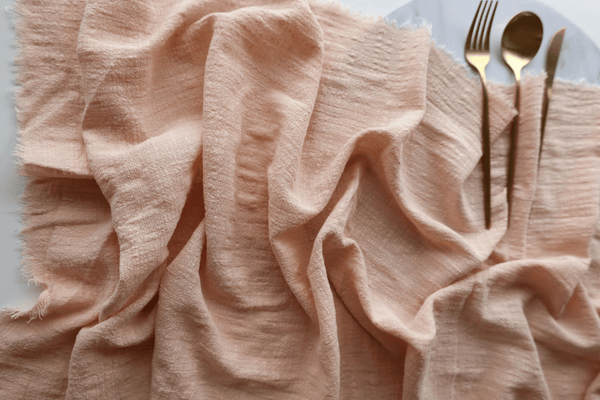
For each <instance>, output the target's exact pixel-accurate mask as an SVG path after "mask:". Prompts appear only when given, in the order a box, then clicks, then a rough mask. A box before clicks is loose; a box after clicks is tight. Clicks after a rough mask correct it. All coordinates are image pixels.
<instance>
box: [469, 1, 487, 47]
mask: <svg viewBox="0 0 600 400" xmlns="http://www.w3.org/2000/svg"><path fill="white" fill-rule="evenodd" d="M482 4H483V0H481V1H480V2H479V7H477V12H476V13H475V16H474V17H473V22H472V23H471V28H469V35H468V36H467V41H466V42H465V49H469V48H471V45H472V44H473V41H472V40H471V39H472V38H473V30H474V29H475V22H477V15H478V14H479V9H480V8H481V5H482Z"/></svg>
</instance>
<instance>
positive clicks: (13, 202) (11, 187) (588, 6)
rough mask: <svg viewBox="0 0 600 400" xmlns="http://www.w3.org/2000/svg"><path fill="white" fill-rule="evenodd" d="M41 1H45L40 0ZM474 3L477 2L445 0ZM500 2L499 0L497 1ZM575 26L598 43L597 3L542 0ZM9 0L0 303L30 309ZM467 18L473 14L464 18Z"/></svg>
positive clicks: (364, 3)
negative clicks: (22, 258) (23, 251)
mask: <svg viewBox="0 0 600 400" xmlns="http://www.w3.org/2000/svg"><path fill="white" fill-rule="evenodd" d="M42 1H43V0H42ZM198 1H200V0H198ZM448 1H455V2H456V1H461V2H469V3H472V4H473V9H475V8H476V6H477V3H478V0H448ZM500 2H502V0H500ZM341 3H342V4H343V5H345V6H347V7H349V8H350V9H351V10H354V11H360V12H361V13H363V14H364V15H383V16H387V15H388V14H390V13H391V12H392V11H394V10H396V9H397V8H399V7H401V6H402V5H404V4H406V3H408V1H407V0H343V1H341ZM542 3H544V4H546V5H548V6H550V7H552V8H554V9H555V10H556V11H558V12H560V13H561V14H563V15H564V16H565V17H566V18H568V19H569V20H571V21H572V22H573V23H574V24H575V25H577V26H579V27H580V28H581V29H582V30H583V31H584V32H585V33H586V34H587V35H588V36H589V37H590V38H591V39H592V40H593V41H594V42H595V43H596V44H597V46H598V47H600V1H598V0H570V1H564V0H544V1H542ZM12 4H13V1H12V0H0V307H4V306H13V307H20V308H28V307H30V306H32V305H33V304H34V303H35V300H36V298H37V293H39V289H36V288H34V287H28V286H27V284H26V283H25V281H24V280H23V279H22V278H20V269H19V264H20V252H19V248H20V239H19V235H18V231H19V230H20V226H21V225H20V223H19V216H20V207H21V206H20V196H21V193H22V187H23V181H22V178H19V177H17V175H16V173H15V161H16V160H15V158H14V156H13V155H12V153H13V151H14V148H15V144H16V137H17V126H16V117H15V111H14V104H13V93H12V92H11V89H12V88H13V87H14V70H15V69H14V66H13V64H12V60H13V58H14V55H15V47H14V42H15V36H14V31H13V29H12V23H13V15H12V14H11V12H10V11H9V10H7V8H8V7H9V6H11V5H12ZM467 18H468V19H469V20H470V18H471V16H468V17H467Z"/></svg>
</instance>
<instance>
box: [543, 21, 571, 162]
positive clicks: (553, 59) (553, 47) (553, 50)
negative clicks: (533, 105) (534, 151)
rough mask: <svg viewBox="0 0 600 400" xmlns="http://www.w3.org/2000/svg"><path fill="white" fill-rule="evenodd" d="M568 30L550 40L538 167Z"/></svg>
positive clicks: (562, 30) (560, 31) (563, 30)
mask: <svg viewBox="0 0 600 400" xmlns="http://www.w3.org/2000/svg"><path fill="white" fill-rule="evenodd" d="M566 29H567V28H562V29H561V30H559V31H558V32H556V33H555V34H554V36H552V39H551V40H550V46H549V47H548V55H547V56H546V74H547V75H546V90H545V91H544V108H543V111H542V134H541V138H540V154H539V157H538V165H539V163H540V160H541V159H542V146H543V144H544V130H545V128H546V117H547V116H548V104H549V103H550V96H551V95H552V81H553V80H554V73H555V72H556V66H557V65H558V56H559V55H560V48H561V46H562V42H563V38H564V36H565V30H566Z"/></svg>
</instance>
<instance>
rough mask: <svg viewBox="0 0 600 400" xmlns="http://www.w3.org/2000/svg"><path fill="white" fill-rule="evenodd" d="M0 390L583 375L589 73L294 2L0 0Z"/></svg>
mask: <svg viewBox="0 0 600 400" xmlns="http://www.w3.org/2000/svg"><path fill="white" fill-rule="evenodd" d="M16 11H17V14H18V19H17V22H16V31H17V34H18V38H19V39H18V40H19V48H20V50H19V56H18V58H17V63H18V64H19V73H18V77H17V78H18V81H19V84H20V89H19V91H18V93H17V98H16V104H17V107H18V118H19V126H20V133H19V146H18V149H17V154H18V156H19V160H20V166H19V168H20V171H21V173H22V174H23V175H25V176H27V177H28V184H27V186H26V188H25V193H24V196H23V201H24V209H23V218H24V222H25V228H24V230H23V232H22V235H23V239H24V241H25V243H24V248H23V260H24V266H23V269H24V274H25V275H27V276H28V277H29V278H30V279H31V280H32V281H34V282H36V283H37V284H39V285H41V286H42V287H43V288H44V291H43V292H42V294H41V295H40V297H39V300H38V302H37V303H36V304H35V306H34V307H32V308H31V309H29V310H18V309H7V310H4V312H3V313H2V314H1V315H0V398H2V399H110V400H118V399H127V400H133V399H145V400H146V399H153V400H154V399H336V400H337V399H374V400H385V399H482V398H484V399H485V398H493V399H581V398H583V399H585V400H596V399H598V398H600V374H599V373H600V318H599V312H600V264H599V261H598V260H600V257H599V256H600V254H599V250H600V244H599V240H600V230H599V229H598V228H599V227H600V225H598V211H599V206H600V179H599V172H600V152H599V143H600V140H599V137H600V100H599V99H600V96H599V95H600V88H598V87H595V86H590V85H581V84H580V85H577V84H573V83H568V82H556V83H555V87H554V90H553V96H552V100H551V103H550V109H549V115H548V122H547V126H546V135H545V138H544V145H543V149H542V158H541V161H540V162H539V167H538V155H539V146H540V139H539V132H540V117H541V108H542V94H543V90H544V78H545V77H544V76H527V77H525V78H524V80H523V82H522V88H521V93H522V96H523V97H522V99H521V109H520V110H519V111H520V118H519V140H518V147H517V160H518V161H517V167H516V176H515V187H514V192H513V198H512V200H511V203H510V205H509V204H508V202H507V200H506V170H507V162H508V147H509V139H508V136H509V132H510V124H511V121H512V118H513V116H514V115H515V114H516V110H515V108H514V86H509V87H504V86H500V85H495V84H491V86H490V94H489V97H490V125H491V129H490V131H491V136H492V227H491V229H490V230H486V229H485V222H484V211H483V187H482V175H483V173H482V167H481V154H482V151H481V148H482V145H481V121H482V93H481V84H480V82H479V80H478V77H477V76H476V75H474V74H473V72H472V71H469V70H468V69H467V68H466V67H464V66H462V65H461V64H459V63H458V62H457V61H456V60H455V59H454V58H453V56H451V55H449V54H447V53H446V52H445V51H444V50H443V49H440V48H438V47H436V45H435V43H433V42H432V40H431V37H430V34H429V32H428V31H427V29H426V28H398V27H394V26H390V25H388V24H387V23H386V22H384V21H383V20H381V19H376V18H365V17H362V16H360V15H355V14H352V13H350V12H348V11H346V10H344V9H342V7H340V6H339V5H338V4H332V3H323V2H319V1H316V0H310V1H307V0H281V1H276V0H256V1H250V0H247V1H241V0H240V1H234V0H229V1H223V0H170V1H164V0H135V1H134V0H128V1H114V0H45V1H43V2H40V1H35V0H19V1H18V3H17V6H16Z"/></svg>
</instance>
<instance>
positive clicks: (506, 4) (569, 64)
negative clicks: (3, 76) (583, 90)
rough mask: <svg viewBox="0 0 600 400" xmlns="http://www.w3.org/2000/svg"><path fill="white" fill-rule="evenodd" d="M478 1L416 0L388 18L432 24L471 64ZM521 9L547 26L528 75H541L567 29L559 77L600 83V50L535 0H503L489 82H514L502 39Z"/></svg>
mask: <svg viewBox="0 0 600 400" xmlns="http://www.w3.org/2000/svg"><path fill="white" fill-rule="evenodd" d="M478 4H479V2H478V1H476V0H455V1H448V0H413V1H411V2H410V3H408V4H405V5H404V6H402V7H400V8H399V9H397V10H396V11H393V12H392V13H391V14H389V15H388V16H387V17H386V19H387V20H388V21H390V22H394V23H396V24H397V25H404V24H411V25H416V26H419V25H422V24H426V25H428V26H429V27H430V29H431V33H432V37H433V39H434V40H435V42H436V43H437V44H438V45H440V46H443V47H445V48H446V50H448V51H449V52H450V53H452V54H453V55H454V56H455V57H456V59H457V60H458V61H459V62H461V63H464V64H466V62H465V61H464V53H463V52H464V46H465V39H466V37H467V34H468V32H469V27H470V26H471V21H472V19H473V16H474V15H475V11H477V6H478ZM521 11H531V12H534V13H535V14H537V15H538V17H540V19H541V20H542V23H543V24H544V40H543V41H542V45H541V47H540V50H539V51H538V53H537V55H536V56H535V58H534V59H533V61H532V62H531V63H530V64H529V65H528V66H526V67H525V68H524V69H523V74H527V73H531V74H533V75H539V74H540V73H542V72H543V71H544V69H545V65H546V52H547V50H548V45H549V43H550V39H551V38H552V35H554V33H555V32H556V31H557V30H559V29H561V28H563V27H566V28H567V30H566V33H565V38H564V40H563V44H562V49H561V52H560V57H559V60H558V68H557V71H556V78H557V79H565V80H568V81H573V82H580V81H585V82H588V83H592V84H596V85H600V49H599V48H598V47H597V46H596V44H595V43H594V42H593V41H592V40H591V39H590V38H589V37H588V36H587V35H586V34H585V33H584V32H583V31H582V30H581V29H579V28H578V27H577V26H575V25H574V24H573V23H572V22H570V21H569V20H568V19H567V18H565V17H564V16H562V15H561V14H560V13H558V12H556V11H554V10H553V9H552V8H550V7H548V6H546V5H544V4H542V3H539V2H537V1H533V0H500V1H499V3H498V8H497V10H496V16H495V17H494V25H493V27H492V35H491V38H490V50H491V52H492V60H491V61H490V64H489V65H488V67H487V68H486V75H487V77H488V80H492V81H495V82H500V83H505V84H509V83H512V82H514V81H513V77H512V74H511V72H510V70H509V69H508V67H507V66H506V64H504V62H503V61H502V56H501V54H500V41H501V38H502V32H503V31H504V28H505V27H506V24H507V23H508V21H510V19H511V18H512V17H513V16H514V15H515V14H517V13H519V12H521Z"/></svg>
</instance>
